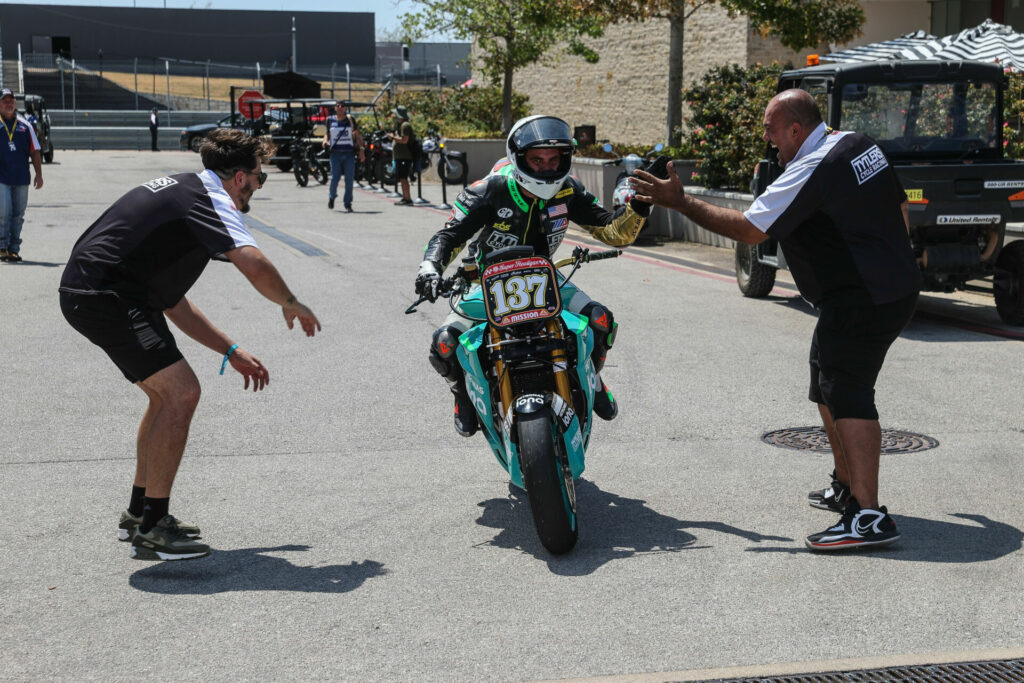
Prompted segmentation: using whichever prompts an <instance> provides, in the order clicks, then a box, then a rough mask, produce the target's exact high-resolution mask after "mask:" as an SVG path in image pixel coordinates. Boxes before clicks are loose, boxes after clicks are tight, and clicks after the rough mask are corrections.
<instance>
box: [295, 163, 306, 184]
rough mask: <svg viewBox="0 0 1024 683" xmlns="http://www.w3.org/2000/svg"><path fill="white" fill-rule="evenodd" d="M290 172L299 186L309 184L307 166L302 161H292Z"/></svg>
mask: <svg viewBox="0 0 1024 683" xmlns="http://www.w3.org/2000/svg"><path fill="white" fill-rule="evenodd" d="M292 174H293V175H294V176H295V182H297V183H298V184H299V187H305V186H306V185H309V166H307V165H306V164H304V163H303V162H301V161H298V162H292Z"/></svg>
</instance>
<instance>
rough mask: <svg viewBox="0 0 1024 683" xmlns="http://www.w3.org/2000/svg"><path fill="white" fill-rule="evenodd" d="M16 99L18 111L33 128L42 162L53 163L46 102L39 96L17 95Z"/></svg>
mask: <svg viewBox="0 0 1024 683" xmlns="http://www.w3.org/2000/svg"><path fill="white" fill-rule="evenodd" d="M16 99H17V101H18V111H19V112H21V113H22V115H23V116H24V117H25V118H26V119H28V121H29V122H30V123H31V124H32V127H33V128H35V131H36V137H37V138H39V146H40V151H41V153H42V155H43V161H44V162H46V163H47V164H50V163H53V139H52V138H51V137H50V114H49V113H48V112H47V111H46V100H44V99H43V98H42V97H40V96H39V95H18V96H17V97H16Z"/></svg>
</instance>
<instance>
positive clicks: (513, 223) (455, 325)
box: [423, 173, 650, 433]
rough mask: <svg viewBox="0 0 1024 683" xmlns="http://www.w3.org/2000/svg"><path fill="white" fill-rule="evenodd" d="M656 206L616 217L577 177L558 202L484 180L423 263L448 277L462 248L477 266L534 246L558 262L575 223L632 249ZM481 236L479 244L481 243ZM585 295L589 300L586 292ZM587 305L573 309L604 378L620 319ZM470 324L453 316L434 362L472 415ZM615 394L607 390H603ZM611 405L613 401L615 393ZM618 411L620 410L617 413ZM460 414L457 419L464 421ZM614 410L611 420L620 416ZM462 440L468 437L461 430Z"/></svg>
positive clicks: (464, 195) (502, 178)
mask: <svg viewBox="0 0 1024 683" xmlns="http://www.w3.org/2000/svg"><path fill="white" fill-rule="evenodd" d="M649 213H650V205H648V204H645V203H643V202H638V201H636V200H632V201H631V202H630V204H629V205H627V206H625V207H622V208H620V209H618V210H616V211H615V212H611V211H608V210H607V209H605V208H604V207H603V206H602V205H601V203H600V202H599V201H598V200H597V198H596V197H595V196H594V195H593V194H591V193H590V192H588V191H587V189H586V188H585V187H584V186H583V183H581V182H580V181H579V179H577V178H575V177H573V176H570V177H569V178H568V179H567V180H566V181H565V183H564V184H563V185H562V188H561V189H560V190H559V191H558V192H557V193H556V194H555V196H554V197H552V198H551V199H550V200H547V201H545V200H542V199H537V198H530V197H527V196H525V195H523V194H522V193H521V192H520V190H519V186H518V185H517V184H516V182H515V180H513V179H512V177H511V175H508V174H498V173H495V174H492V175H489V176H487V177H486V178H484V179H483V180H478V181H477V182H475V183H473V184H472V185H470V186H469V187H468V188H466V189H465V190H463V191H462V192H460V193H459V196H458V197H457V198H456V199H455V207H454V208H453V209H452V212H451V215H450V216H449V217H448V220H447V221H446V222H445V224H444V228H442V229H441V230H439V231H438V232H437V233H436V234H435V235H434V236H433V237H431V238H430V241H429V242H427V248H426V250H425V251H424V255H423V259H424V260H425V261H432V262H433V263H434V265H435V266H437V270H438V272H444V269H445V267H446V266H447V265H448V264H449V263H450V262H451V260H452V259H453V258H454V257H455V255H456V254H458V253H459V251H460V250H461V249H462V247H463V246H464V245H465V244H466V243H467V242H470V240H472V242H471V243H470V245H469V253H468V255H467V258H469V257H472V258H473V260H477V259H478V258H479V256H481V255H482V254H487V253H489V252H491V251H494V250H495V249H501V248H503V247H510V246H515V245H529V246H532V247H533V248H534V253H535V254H538V255H544V256H547V257H548V258H552V257H553V255H554V253H555V251H556V250H557V249H558V246H559V245H560V244H561V243H562V239H563V238H564V237H565V234H566V231H567V229H568V227H569V221H572V222H573V223H575V224H576V225H578V226H580V227H581V228H583V229H584V230H586V231H587V232H589V233H590V234H591V235H593V236H594V237H595V238H597V239H598V240H600V241H601V242H604V243H605V244H608V245H611V246H614V247H622V246H627V245H629V244H632V243H633V241H634V240H635V239H636V236H637V234H638V233H639V232H640V229H641V228H642V227H643V224H644V220H645V218H646V216H647V215H648V214H649ZM474 236H475V237H476V239H473V238H474ZM579 294H583V293H582V291H581V292H579ZM579 299H580V301H582V302H585V303H583V305H582V306H572V305H571V303H570V305H569V308H570V310H572V309H576V311H575V312H578V313H581V314H582V315H584V316H586V317H587V319H588V320H590V325H591V327H592V328H594V332H595V334H594V340H595V343H594V352H593V355H592V360H593V362H594V369H595V370H597V371H598V372H600V370H601V368H602V367H603V366H604V360H605V355H606V354H607V352H608V349H610V348H611V345H612V342H613V341H614V335H615V324H614V317H613V316H612V312H611V311H609V310H608V309H606V308H604V307H603V306H601V304H599V303H597V302H595V301H590V300H589V298H587V297H586V295H585V294H584V295H583V296H582V297H579ZM469 324H470V323H469V321H468V320H466V319H464V318H460V316H458V315H457V314H455V313H453V314H452V315H450V316H449V317H448V319H447V320H446V321H445V324H444V325H442V326H441V327H440V328H439V329H438V330H437V331H436V332H435V333H434V337H433V342H432V344H431V349H430V363H431V365H433V366H434V369H435V370H437V372H438V373H439V374H440V375H441V376H442V377H444V378H445V379H446V380H448V383H449V385H450V387H451V390H452V393H453V394H455V397H456V405H457V406H458V405H459V403H460V402H461V403H462V404H463V405H464V406H468V407H464V408H462V410H472V407H471V404H469V401H468V398H467V396H466V393H465V392H466V389H465V379H464V377H463V375H462V368H461V367H460V366H459V363H458V360H457V359H456V357H455V348H456V346H457V340H458V337H459V335H461V334H462V333H463V332H464V331H465V330H466V329H467V328H468V326H469ZM603 391H604V392H606V393H607V388H603ZM608 400H609V401H611V397H610V393H608ZM614 410H617V409H614ZM458 411H459V409H458V408H457V410H456V413H457V414H458ZM612 411H613V408H612V407H608V408H607V409H606V410H605V411H604V414H601V413H600V412H599V413H598V414H599V415H601V416H602V417H603V418H604V419H611V417H613V416H614V412H612ZM460 433H464V432H462V431H461V430H460Z"/></svg>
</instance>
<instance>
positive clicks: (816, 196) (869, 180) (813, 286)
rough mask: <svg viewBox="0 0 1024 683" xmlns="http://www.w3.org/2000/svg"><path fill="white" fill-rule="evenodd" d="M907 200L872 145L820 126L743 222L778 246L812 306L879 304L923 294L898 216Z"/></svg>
mask: <svg viewBox="0 0 1024 683" xmlns="http://www.w3.org/2000/svg"><path fill="white" fill-rule="evenodd" d="M905 200H906V193H905V192H904V191H903V187H902V186H901V185H900V181H899V179H898V178H897V177H896V173H895V171H893V169H892V166H890V165H889V161H888V159H886V157H885V154H884V153H883V152H882V150H881V149H880V148H879V147H878V145H877V144H875V142H874V140H872V139H871V138H869V137H867V136H866V135H862V134H860V133H849V132H839V131H830V130H829V129H827V128H826V127H825V124H821V125H820V126H818V128H817V129H816V130H815V131H814V132H813V133H811V135H810V136H808V138H807V139H806V140H805V141H804V144H803V145H802V146H801V147H800V150H799V151H798V152H797V154H796V157H795V158H794V159H793V160H792V161H790V162H789V164H787V166H786V169H785V171H784V172H783V173H782V175H780V176H779V177H778V178H777V179H776V180H775V182H773V183H772V184H771V185H769V186H768V189H767V190H765V192H764V194H762V195H761V196H760V197H758V198H757V199H755V200H754V203H753V204H751V206H750V208H749V209H747V211H746V212H744V216H746V218H747V220H749V221H750V222H751V223H753V224H754V225H755V226H756V227H757V228H758V229H759V230H761V231H762V232H765V233H767V234H768V236H770V237H773V238H775V239H776V240H778V242H779V244H780V245H781V247H782V251H783V254H785V256H786V262H787V263H788V265H789V268H790V271H791V272H792V273H793V279H794V281H795V282H796V285H797V287H798V288H799V289H800V294H801V295H802V296H803V297H804V298H805V299H807V300H808V301H810V302H811V303H812V304H814V305H818V304H820V303H821V302H822V301H825V300H828V299H841V298H850V299H861V300H866V298H867V297H870V300H871V301H872V302H873V303H875V304H883V303H888V302H891V301H897V300H899V299H903V298H905V297H908V296H910V295H911V294H913V293H915V292H917V291H918V290H919V289H920V287H921V273H920V269H919V268H918V266H917V261H916V259H915V258H914V252H913V250H912V248H911V246H910V238H909V236H908V235H907V228H906V224H905V223H904V221H903V212H902V210H901V208H900V204H901V203H902V202H903V201H905Z"/></svg>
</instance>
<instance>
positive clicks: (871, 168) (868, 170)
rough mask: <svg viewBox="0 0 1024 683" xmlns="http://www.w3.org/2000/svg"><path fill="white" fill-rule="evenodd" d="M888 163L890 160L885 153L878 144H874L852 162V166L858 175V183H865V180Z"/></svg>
mask: <svg viewBox="0 0 1024 683" xmlns="http://www.w3.org/2000/svg"><path fill="white" fill-rule="evenodd" d="M888 165H889V162H888V161H886V158H885V154H883V153H882V150H881V149H879V148H878V145H872V146H871V147H870V148H869V149H868V150H867V151H866V152H864V153H863V154H861V155H860V156H858V157H857V158H856V159H854V160H853V161H851V162H850V166H852V167H853V172H854V174H855V175H856V176H857V184H858V185H863V184H864V182H865V181H867V180H868V179H869V178H871V177H873V176H874V175H876V174H877V173H878V172H879V171H881V170H882V169H883V168H885V167H887V166H888Z"/></svg>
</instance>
